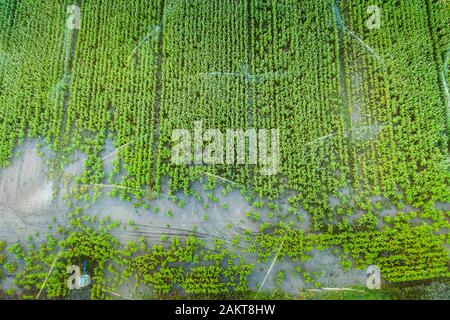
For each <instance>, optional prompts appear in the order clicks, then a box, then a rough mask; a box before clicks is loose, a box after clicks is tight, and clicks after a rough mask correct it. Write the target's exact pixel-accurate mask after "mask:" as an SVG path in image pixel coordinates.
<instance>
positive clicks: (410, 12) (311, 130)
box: [0, 0, 450, 299]
mask: <svg viewBox="0 0 450 320" xmlns="http://www.w3.org/2000/svg"><path fill="white" fill-rule="evenodd" d="M73 3H74V1H72V0H58V1H35V0H21V1H19V0H0V167H7V166H8V165H9V164H10V162H11V160H12V159H13V155H14V152H15V148H16V147H17V146H19V145H21V144H23V143H24V142H25V140H26V139H29V138H36V139H38V140H39V155H41V156H44V157H47V158H48V160H49V164H50V167H51V170H50V174H51V175H52V178H54V177H57V178H60V177H61V176H62V175H63V174H64V170H65V168H66V166H67V165H68V164H70V162H71V161H72V160H73V159H74V158H75V157H77V156H78V155H80V154H81V155H83V156H85V161H84V170H83V172H82V173H81V174H80V175H79V176H77V177H76V178H75V181H73V183H74V187H73V190H72V193H71V194H70V195H69V196H68V198H70V199H68V206H69V208H71V207H72V205H73V203H74V202H76V203H84V204H87V205H86V208H89V206H91V205H94V204H95V203H96V201H97V200H98V199H100V198H101V197H103V196H106V195H109V196H111V197H117V198H118V199H121V200H123V201H127V202H130V205H131V204H133V205H134V208H135V209H136V212H137V211H138V210H141V209H142V210H146V211H149V210H151V211H153V212H154V213H158V212H159V211H160V210H162V211H161V212H164V215H165V216H166V217H168V218H172V220H171V222H172V221H173V223H174V224H175V223H177V222H178V217H177V216H176V215H175V214H174V212H175V210H174V212H172V211H171V210H168V208H161V209H160V208H159V207H157V206H156V205H155V204H154V203H152V201H153V200H155V199H157V198H158V197H159V195H160V193H162V191H163V182H164V181H165V180H164V179H165V178H168V181H169V182H168V190H169V191H168V193H169V194H168V196H169V199H171V200H172V201H173V202H174V203H175V204H176V205H177V207H178V208H177V209H183V208H185V207H187V206H189V205H190V203H189V202H187V201H186V202H185V200H181V199H178V198H177V196H175V194H177V193H180V192H183V193H184V196H186V197H191V198H194V199H195V200H197V201H198V203H199V204H200V205H199V209H201V207H203V208H202V209H203V211H201V212H200V213H198V214H199V215H198V220H199V222H200V223H202V224H204V225H206V224H207V223H211V222H212V221H216V220H217V219H216V216H215V215H214V214H215V213H214V211H213V210H211V211H209V208H210V207H211V208H213V209H217V210H219V209H221V210H222V211H224V212H227V213H228V214H230V216H231V214H232V213H234V212H232V208H233V203H232V202H229V201H228V202H225V201H227V200H224V199H225V197H226V195H228V194H229V193H230V192H231V191H232V189H233V188H236V189H239V191H240V192H241V195H242V196H243V197H244V198H245V199H246V201H247V202H248V204H249V205H251V207H252V208H251V209H249V210H248V211H247V212H242V213H240V214H241V216H242V217H241V218H242V219H243V220H248V221H246V222H249V223H251V224H253V225H256V229H255V230H259V231H258V232H253V231H250V230H249V229H245V228H246V227H243V228H242V230H241V229H239V228H240V227H237V226H236V225H237V221H233V224H231V223H228V224H226V226H225V227H224V228H223V229H224V230H223V231H224V232H227V237H228V235H230V236H229V237H228V240H229V242H230V243H227V244H224V243H221V242H220V241H221V240H219V241H218V242H216V243H209V242H207V241H203V239H202V238H200V237H199V234H197V233H196V228H194V229H193V231H192V232H191V233H189V235H187V236H185V237H184V238H180V239H177V238H171V237H170V236H169V235H168V234H169V233H167V234H162V235H159V234H158V236H157V237H156V238H157V240H156V241H160V243H161V244H154V243H146V242H145V240H146V239H143V240H142V239H141V240H140V241H137V242H136V243H135V242H129V243H126V244H123V243H121V242H120V241H119V240H118V237H116V236H115V235H113V231H114V230H115V229H116V228H117V227H118V226H119V225H120V222H117V221H112V220H104V221H101V222H100V225H99V223H98V222H97V221H96V218H95V216H94V215H90V212H89V210H87V211H86V212H82V210H81V209H80V208H78V209H75V210H74V211H73V212H72V213H71V214H70V225H69V226H67V227H63V226H58V227H57V228H54V229H51V228H49V232H51V233H49V235H48V236H47V238H46V239H45V241H44V242H42V243H39V242H37V241H34V240H33V239H32V238H30V239H28V240H24V241H22V242H19V243H8V244H6V242H4V241H0V281H1V280H2V279H3V278H4V276H5V274H7V275H8V276H11V275H14V276H15V279H16V282H15V285H17V286H18V287H19V288H20V290H22V291H21V294H23V295H22V297H23V298H34V297H35V296H36V295H37V293H38V292H39V291H40V290H41V288H42V286H43V284H44V281H45V279H46V277H47V275H48V272H49V270H50V268H51V266H52V265H53V263H55V264H54V268H53V270H52V272H51V275H50V276H49V278H48V281H47V282H46V285H45V287H44V289H43V294H44V296H45V297H47V298H60V297H67V296H68V295H69V290H68V288H67V286H66V278H67V275H66V268H67V266H68V265H71V264H76V265H80V264H82V262H83V261H85V260H87V261H88V265H89V268H90V270H89V271H90V274H91V275H92V279H93V285H92V287H91V288H90V294H91V297H92V298H93V299H108V298H111V296H110V295H109V294H108V292H113V291H115V290H116V289H118V288H120V286H122V285H124V284H125V283H132V284H133V285H134V286H135V287H134V289H135V290H138V289H139V288H146V289H147V290H149V295H150V296H152V297H158V298H175V297H179V296H180V295H181V296H185V297H192V298H223V297H226V298H230V297H231V298H235V297H236V298H237V297H243V296H246V295H248V294H251V293H250V290H251V289H252V288H249V284H248V277H249V276H250V275H251V274H252V271H253V265H252V264H251V263H249V262H248V256H252V255H253V254H254V255H255V256H257V258H258V261H259V262H261V263H269V262H270V261H271V260H272V259H273V258H274V256H275V254H277V253H279V255H278V256H277V259H278V260H281V259H286V260H288V261H291V262H292V261H294V262H295V263H299V264H301V263H303V262H306V261H308V260H310V259H311V257H312V252H313V251H315V250H318V251H321V250H328V249H329V250H330V251H331V252H333V253H334V255H335V256H338V257H340V266H341V267H342V269H343V270H345V271H349V270H352V268H356V269H361V270H364V269H366V268H367V266H368V265H377V266H378V267H379V268H380V269H381V273H382V276H383V280H384V281H386V282H387V283H389V284H391V285H392V284H404V283H411V282H414V281H431V280H433V281H434V280H436V279H438V280H440V281H443V280H442V279H446V278H448V277H450V272H449V268H448V266H449V264H448V262H449V256H448V245H449V243H450V238H449V233H448V231H449V228H450V223H449V218H450V211H449V209H448V208H449V203H450V188H449V181H450V170H449V169H450V162H449V159H450V158H449V140H448V130H449V125H450V117H449V108H448V106H449V103H450V96H449V93H448V83H450V79H449V71H448V70H449V67H448V66H449V56H450V55H449V53H450V28H449V23H448V22H449V20H450V10H449V9H450V8H449V4H448V2H446V1H439V0H398V1H393V0H379V1H375V3H376V4H377V5H379V6H380V7H382V24H381V27H380V28H379V29H375V30H370V29H368V28H367V27H366V18H367V12H366V9H367V7H368V6H369V5H372V4H373V1H369V0H352V1H342V0H341V1H339V0H304V1H299V0H208V1H202V0H183V1H176V0H165V1H160V0H139V1H125V0H120V1H118V0H103V1H102V2H101V3H100V4H99V3H98V1H94V0H83V1H81V4H80V10H81V12H82V22H81V28H80V29H79V30H70V29H69V28H68V27H67V24H66V22H67V18H68V17H67V7H68V6H69V5H73ZM196 121H202V123H203V129H204V130H206V129H208V128H217V129H220V130H221V131H222V132H225V131H226V130H227V129H243V130H245V129H249V128H255V129H273V128H277V129H280V146H281V150H280V168H279V173H278V174H276V175H272V176H267V175H264V174H263V173H262V171H261V169H262V166H261V164H258V165H251V164H250V163H249V161H248V159H246V163H245V164H242V165H225V164H215V165H210V166H206V165H175V164H173V163H172V162H171V161H170V158H171V151H172V149H173V141H172V132H173V130H174V129H191V128H193V127H194V122H196ZM107 142H111V143H112V145H113V147H114V148H115V152H114V156H115V158H114V160H113V161H112V166H113V169H112V171H111V172H106V170H105V167H106V166H105V162H104V161H105V159H104V157H105V155H104V151H105V145H106V144H107ZM44 148H48V149H49V151H48V154H47V153H45V152H43V151H42V150H43V149H44ZM41 149H42V150H41ZM246 151H248V145H247V146H246ZM195 183H200V184H201V185H202V187H203V192H204V193H203V194H201V195H200V194H199V192H198V191H196V189H195V188H194V185H195ZM219 186H220V187H221V188H222V197H220V198H219V196H218V195H217V192H216V191H217V188H218V187H219ZM106 187H108V188H110V189H108V190H103V189H106ZM285 200H286V201H285ZM285 202H287V203H285ZM281 203H282V205H281ZM284 204H286V206H284ZM73 206H74V207H75V206H76V205H73ZM285 207H286V209H285ZM266 209H268V210H269V211H268V213H267V214H265V213H264V212H266V211H265V210H266ZM246 210H247V209H246ZM255 210H256V211H255ZM186 213H187V214H193V213H192V212H188V211H187V209H186ZM61 215H62V213H61ZM154 216H156V215H154ZM244 216H246V218H247V219H245V217H244ZM210 217H211V218H210ZM266 217H267V219H266ZM268 219H269V220H268ZM243 220H242V221H243ZM55 225H56V223H55ZM127 225H128V226H129V227H131V228H130V229H133V231H136V230H138V227H137V225H136V223H135V222H134V221H132V220H129V221H128V223H127ZM124 227H126V226H124ZM167 229H170V225H167ZM236 230H240V231H242V234H234V233H233V232H238V231H236ZM202 231H203V230H202ZM0 236H1V235H0ZM6 248H7V250H5V249H6ZM238 248H239V249H238ZM9 255H11V256H13V257H14V258H10V257H9ZM296 275H297V276H299V277H301V278H302V279H303V280H304V281H305V283H307V284H308V285H310V286H311V287H316V288H320V287H321V286H322V282H321V281H322V280H320V281H319V280H318V279H319V278H320V277H319V276H317V275H314V274H312V275H311V274H309V273H308V272H307V271H306V270H304V269H302V268H301V267H299V269H296ZM273 277H274V278H275V282H276V283H277V284H279V285H280V286H281V285H282V283H283V282H284V281H288V280H289V279H288V278H287V274H285V273H284V272H283V271H281V272H279V273H277V274H275V275H273ZM396 290H400V291H401V290H402V289H396V288H395V289H392V291H390V292H383V293H380V294H375V293H367V292H366V293H364V296H365V297H366V298H369V297H370V298H381V297H385V296H389V297H390V298H392V297H410V296H420V297H434V296H439V295H445V292H448V291H445V290H447V289H445V288H444V287H443V285H442V286H441V285H440V284H436V285H435V287H433V288H430V289H429V291H427V290H428V289H423V288H420V289H417V291H414V289H411V292H409V291H408V290H406V289H405V291H404V293H399V292H397V291H396ZM441 291H442V292H444V293H441ZM402 292H403V291H402ZM340 294H341V293H340ZM8 295H12V292H9V293H8ZM330 295H331V296H333V294H330ZM352 295H353V293H342V296H343V297H345V298H347V297H348V296H352ZM285 296H286V294H285V293H283V292H278V291H276V292H274V293H273V295H272V296H270V297H271V298H275V297H285ZM375 296H376V297H375ZM302 297H303V296H302ZM305 297H308V295H305ZM312 298H313V297H312Z"/></svg>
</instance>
